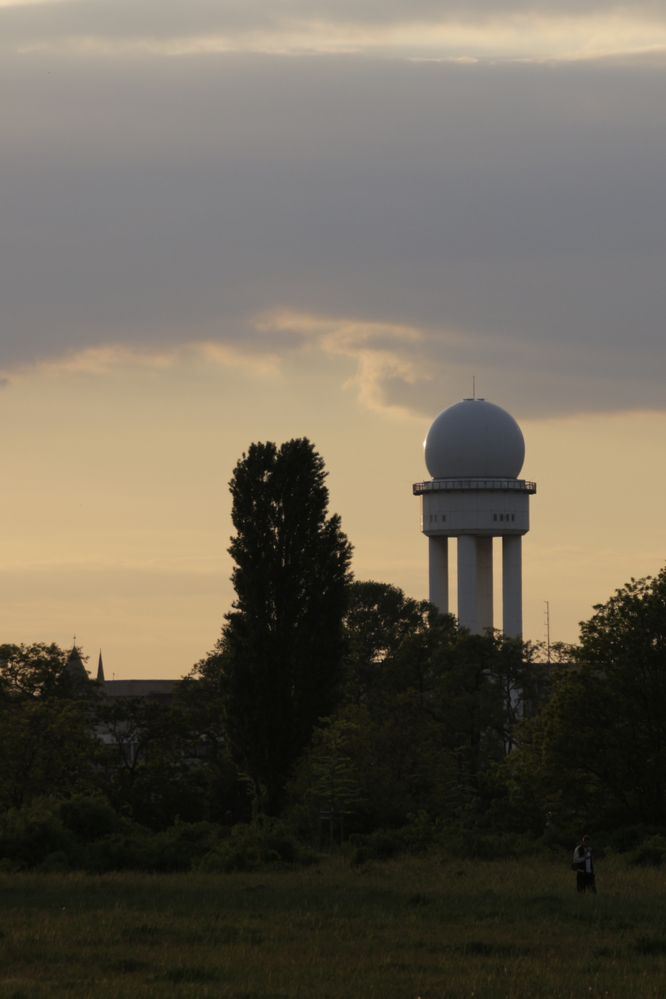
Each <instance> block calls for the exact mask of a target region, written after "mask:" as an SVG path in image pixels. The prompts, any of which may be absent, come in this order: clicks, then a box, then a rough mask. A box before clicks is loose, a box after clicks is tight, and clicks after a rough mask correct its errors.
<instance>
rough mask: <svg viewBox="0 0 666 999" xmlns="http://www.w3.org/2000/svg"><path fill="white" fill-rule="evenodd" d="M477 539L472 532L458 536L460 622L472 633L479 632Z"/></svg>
mask: <svg viewBox="0 0 666 999" xmlns="http://www.w3.org/2000/svg"><path fill="white" fill-rule="evenodd" d="M476 541H477V539H476V538H475V537H474V535H472V534H461V535H460V537H459V538H458V623H459V624H460V625H461V627H463V628H467V630H468V631H471V632H472V633H475V632H478V630H479V626H478V621H477V605H476V593H477V576H478V565H477V563H478V557H477V545H476Z"/></svg>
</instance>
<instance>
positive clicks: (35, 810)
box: [0, 798, 77, 868]
mask: <svg viewBox="0 0 666 999" xmlns="http://www.w3.org/2000/svg"><path fill="white" fill-rule="evenodd" d="M61 852H62V853H63V854H64V855H65V857H67V858H72V857H74V856H75V855H76V852H77V844H76V839H75V837H74V836H73V835H72V833H71V832H70V831H69V830H68V829H66V828H65V826H64V824H63V822H62V819H61V818H60V815H59V814H58V805H57V803H54V802H52V801H50V800H49V799H47V798H36V799H34V800H33V801H32V802H31V803H30V804H29V805H26V806H24V807H23V808H11V809H10V810H9V811H8V812H5V814H4V815H2V816H1V817H0V857H2V858H4V859H6V860H9V861H11V862H13V863H14V864H15V865H16V866H17V867H19V868H20V867H36V866H37V865H38V864H41V863H42V862H43V861H45V859H46V858H47V857H48V856H49V855H50V854H55V853H61Z"/></svg>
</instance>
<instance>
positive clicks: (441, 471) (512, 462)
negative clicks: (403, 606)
mask: <svg viewBox="0 0 666 999" xmlns="http://www.w3.org/2000/svg"><path fill="white" fill-rule="evenodd" d="M424 447H425V460H426V465H427V467H428V471H429V472H430V475H431V476H432V479H429V480H428V481H426V482H417V483H415V485H414V486H413V491H414V493H415V495H417V496H421V530H422V531H423V533H424V534H425V535H426V536H427V538H428V543H429V579H430V588H429V599H430V602H431V603H432V604H434V605H435V606H436V607H438V608H439V610H440V611H441V612H442V613H443V614H448V613H449V555H448V540H449V538H457V539H458V621H459V623H460V624H461V625H462V627H463V628H467V629H468V631H471V632H473V633H479V634H482V633H483V632H485V631H487V630H490V629H492V628H493V624H494V620H493V538H495V537H501V538H502V631H503V632H504V634H505V635H506V636H507V637H512V638H519V637H521V636H522V633H523V591H522V537H523V535H524V534H526V533H527V532H528V531H529V528H530V519H529V498H530V496H531V495H532V494H533V493H535V492H536V484H535V483H534V482H528V481H526V480H524V479H519V478H518V475H519V473H520V470H521V468H522V465H523V460H524V457H525V442H524V440H523V435H522V433H521V430H520V427H519V426H518V424H517V423H516V421H515V420H514V418H513V417H512V416H511V415H510V414H509V413H507V412H506V410H504V409H502V408H501V407H500V406H496V405H494V404H493V403H491V402H486V400H485V399H477V398H474V399H464V400H463V401H462V402H459V403H457V404H456V405H454V406H451V407H450V408H449V409H445V410H444V411H443V412H442V413H440V414H439V416H438V417H437V418H436V420H435V421H434V423H433V424H432V426H431V428H430V430H429V431H428V436H427V437H426V439H425V443H424Z"/></svg>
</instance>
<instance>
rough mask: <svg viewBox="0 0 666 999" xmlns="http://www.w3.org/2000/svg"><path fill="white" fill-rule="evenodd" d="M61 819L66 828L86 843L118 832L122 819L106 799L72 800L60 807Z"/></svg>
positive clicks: (80, 798) (82, 798)
mask: <svg viewBox="0 0 666 999" xmlns="http://www.w3.org/2000/svg"><path fill="white" fill-rule="evenodd" d="M60 818H61V819H62V821H63V823H64V825H65V827H66V828H67V829H69V830H70V832H72V833H74V835H75V836H76V837H77V839H79V840H81V841H82V842H84V843H90V842H94V840H96V839H100V838H101V837H102V836H108V835H109V834H110V833H113V832H116V831H117V830H118V828H119V827H120V818H119V816H118V815H116V813H115V812H114V810H113V808H112V807H111V805H110V804H109V803H108V801H106V800H105V799H104V798H86V797H77V798H70V799H69V801H63V802H62V804H61V805H60Z"/></svg>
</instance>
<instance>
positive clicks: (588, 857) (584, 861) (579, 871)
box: [573, 843, 597, 895]
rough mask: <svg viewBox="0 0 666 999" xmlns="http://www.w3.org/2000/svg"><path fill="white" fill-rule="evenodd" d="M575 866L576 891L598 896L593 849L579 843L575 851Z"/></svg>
mask: <svg viewBox="0 0 666 999" xmlns="http://www.w3.org/2000/svg"><path fill="white" fill-rule="evenodd" d="M573 866H574V869H575V871H576V891H579V892H585V891H591V892H592V893H593V894H594V895H596V893H597V885H596V881H595V878H594V861H593V859H592V847H590V846H587V845H585V844H584V843H579V844H578V846H577V847H576V849H575V850H574V855H573Z"/></svg>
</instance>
